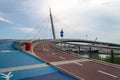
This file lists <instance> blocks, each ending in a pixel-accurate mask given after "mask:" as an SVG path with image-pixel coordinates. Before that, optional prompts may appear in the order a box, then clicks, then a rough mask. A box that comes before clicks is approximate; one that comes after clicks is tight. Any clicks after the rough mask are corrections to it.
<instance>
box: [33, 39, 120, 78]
mask: <svg viewBox="0 0 120 80" xmlns="http://www.w3.org/2000/svg"><path fill="white" fill-rule="evenodd" d="M33 53H34V54H35V55H37V56H38V57H40V58H41V59H42V60H43V61H45V62H47V63H49V64H51V65H53V66H55V67H57V68H59V69H60V70H62V71H65V72H67V73H69V74H71V75H73V76H75V77H77V78H79V79H83V80H120V68H119V67H116V66H114V65H110V64H107V63H106V64H105V63H102V62H98V61H95V60H89V59H86V58H83V57H81V56H78V55H73V54H68V53H65V52H62V51H60V50H58V49H56V48H53V47H51V46H50V41H44V42H40V43H38V44H36V45H34V47H33Z"/></svg>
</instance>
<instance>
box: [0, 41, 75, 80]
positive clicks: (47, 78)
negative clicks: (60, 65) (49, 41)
mask: <svg viewBox="0 0 120 80" xmlns="http://www.w3.org/2000/svg"><path fill="white" fill-rule="evenodd" d="M0 50H15V52H14V51H12V52H0V69H1V68H10V67H18V66H19V67H20V66H28V65H34V64H43V63H44V62H42V61H41V60H38V59H37V58H35V57H33V56H31V55H29V54H26V53H23V52H20V51H18V50H16V49H15V48H14V47H13V44H12V42H10V43H4V44H3V43H2V44H0ZM8 73H9V72H4V73H3V74H8ZM12 75H13V76H12V77H11V78H10V80H18V79H21V80H75V79H74V78H72V77H70V76H68V75H65V74H63V73H61V72H59V71H58V70H57V69H55V68H53V67H51V66H47V67H41V68H33V69H25V70H17V71H13V72H12ZM0 80H6V79H5V78H2V75H1V74H0Z"/></svg>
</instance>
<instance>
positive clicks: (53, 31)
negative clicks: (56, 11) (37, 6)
mask: <svg viewBox="0 0 120 80" xmlns="http://www.w3.org/2000/svg"><path fill="white" fill-rule="evenodd" d="M49 10H50V21H51V27H52V34H53V39H56V36H55V28H54V24H53V18H52V13H51V8H49Z"/></svg>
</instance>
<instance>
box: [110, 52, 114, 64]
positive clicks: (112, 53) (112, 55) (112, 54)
mask: <svg viewBox="0 0 120 80" xmlns="http://www.w3.org/2000/svg"><path fill="white" fill-rule="evenodd" d="M111 63H114V52H113V50H111Z"/></svg>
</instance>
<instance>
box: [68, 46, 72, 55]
mask: <svg viewBox="0 0 120 80" xmlns="http://www.w3.org/2000/svg"><path fill="white" fill-rule="evenodd" d="M68 47H69V48H68V49H69V51H68V52H69V53H71V51H70V44H69V46H68Z"/></svg>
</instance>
